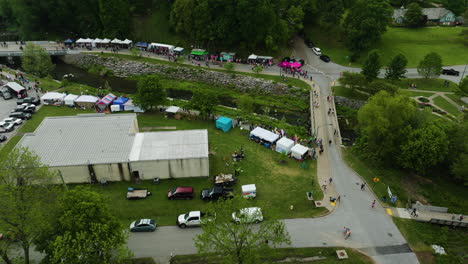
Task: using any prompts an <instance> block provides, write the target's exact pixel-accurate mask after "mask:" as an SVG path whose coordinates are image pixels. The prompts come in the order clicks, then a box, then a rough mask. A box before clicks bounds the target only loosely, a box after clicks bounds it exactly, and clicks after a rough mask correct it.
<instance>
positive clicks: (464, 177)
mask: <svg viewBox="0 0 468 264" xmlns="http://www.w3.org/2000/svg"><path fill="white" fill-rule="evenodd" d="M466 118H467V115H466V114H465V119H463V120H462V122H460V123H455V124H453V127H451V128H450V129H448V131H447V135H448V139H449V140H448V143H449V144H448V145H449V153H448V155H447V161H448V163H449V164H450V171H451V173H452V175H453V176H454V178H455V180H457V181H459V182H462V183H464V184H467V183H468V173H466V172H467V171H468V163H467V159H468V141H467V140H466V139H467V138H468V122H466Z"/></svg>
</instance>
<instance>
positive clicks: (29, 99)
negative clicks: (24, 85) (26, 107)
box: [16, 97, 41, 105]
mask: <svg viewBox="0 0 468 264" xmlns="http://www.w3.org/2000/svg"><path fill="white" fill-rule="evenodd" d="M24 103H29V104H35V105H40V104H41V101H40V100H39V99H37V98H36V97H25V98H23V99H18V101H16V104H17V105H21V104H24Z"/></svg>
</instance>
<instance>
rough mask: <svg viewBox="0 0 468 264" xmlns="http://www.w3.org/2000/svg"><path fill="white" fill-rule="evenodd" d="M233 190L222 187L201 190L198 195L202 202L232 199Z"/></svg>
mask: <svg viewBox="0 0 468 264" xmlns="http://www.w3.org/2000/svg"><path fill="white" fill-rule="evenodd" d="M233 191H234V190H233V189H226V188H224V187H218V186H217V187H213V188H211V189H203V190H202V191H201V194H200V198H201V199H202V200H203V201H216V200H218V199H219V198H224V199H226V198H232V197H234V195H233V194H232V192H233Z"/></svg>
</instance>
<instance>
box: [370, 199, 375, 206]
mask: <svg viewBox="0 0 468 264" xmlns="http://www.w3.org/2000/svg"><path fill="white" fill-rule="evenodd" d="M371 207H372V208H374V207H375V200H374V201H373V202H372V205H371Z"/></svg>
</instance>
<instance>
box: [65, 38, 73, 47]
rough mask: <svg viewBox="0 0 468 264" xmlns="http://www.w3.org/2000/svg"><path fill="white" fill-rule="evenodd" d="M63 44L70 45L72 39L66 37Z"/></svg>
mask: <svg viewBox="0 0 468 264" xmlns="http://www.w3.org/2000/svg"><path fill="white" fill-rule="evenodd" d="M63 44H65V46H71V45H73V40H72V39H67V40H65V41H64V42H63Z"/></svg>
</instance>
